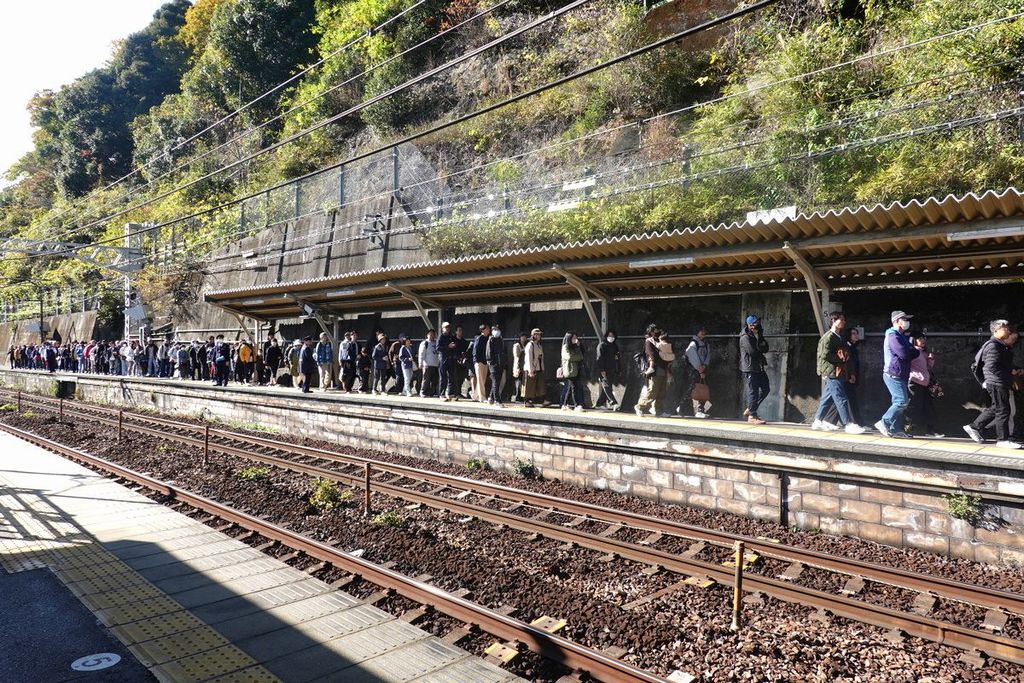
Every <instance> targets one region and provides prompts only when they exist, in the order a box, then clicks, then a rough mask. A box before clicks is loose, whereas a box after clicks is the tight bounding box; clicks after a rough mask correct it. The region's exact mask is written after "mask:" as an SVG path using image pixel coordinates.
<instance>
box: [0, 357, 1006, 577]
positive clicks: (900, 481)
mask: <svg viewBox="0 0 1024 683" xmlns="http://www.w3.org/2000/svg"><path fill="white" fill-rule="evenodd" d="M0 376H2V379H3V381H4V382H5V383H6V385H7V386H8V387H12V386H16V387H19V388H24V389H27V390H30V391H37V392H40V393H45V392H46V391H47V389H48V388H52V386H53V385H52V384H51V382H52V378H51V377H50V376H48V375H45V374H35V373H0ZM65 379H66V378H65ZM76 394H77V396H78V398H80V399H83V400H87V401H92V402H97V403H107V404H114V405H127V406H133V407H138V408H147V409H156V410H159V411H161V412H164V413H173V414H188V415H193V416H198V415H199V414H202V415H203V416H206V417H210V418H217V419H220V420H223V421H228V422H232V421H234V422H257V423H260V424H262V425H267V426H271V427H275V428H277V429H278V430H280V431H281V432H282V433H285V434H292V435H298V436H314V437H317V438H322V439H324V440H327V441H333V442H336V443H338V444H342V445H347V446H354V447H359V448H371V449H379V450H386V451H391V452H397V453H402V454H408V455H414V456H418V457H424V458H429V459H433V460H439V461H443V462H451V463H459V464H464V463H466V461H468V460H469V459H471V458H479V459H483V460H485V461H487V462H488V463H489V464H490V466H491V467H493V468H495V469H505V468H508V467H510V466H511V464H512V463H513V462H514V461H516V460H522V461H528V462H531V463H532V464H533V465H534V466H536V467H537V468H538V469H539V470H540V471H541V473H542V474H543V475H544V476H545V477H548V478H554V479H560V480H562V481H565V482H569V483H572V484H576V485H578V486H584V487H592V488H599V489H609V490H612V491H616V492H619V493H623V494H628V495H636V496H642V497H645V498H650V499H652V500H658V501H661V502H663V503H672V504H679V505H689V506H693V507H700V508H708V509H713V510H721V511H724V512H730V513H733V514H736V515H743V516H747V517H753V518H757V519H764V520H771V521H777V522H780V523H781V524H784V525H787V526H793V527H796V528H798V529H804V530H815V529H820V530H821V531H824V532H826V533H831V534H840V535H847V536H856V537H860V538H864V539H867V540H871V541H875V542H878V543H882V544H886V545H892V546H908V547H913V548H919V549H922V550H926V551H930V552H934V553H938V554H941V555H950V556H953V557H962V558H967V559H971V560H978V561H983V562H990V563H1024V510H1022V504H1024V476H1022V473H1021V472H1020V471H1018V472H1012V471H1007V470H1006V469H1005V468H996V467H992V468H990V469H988V470H985V469H984V468H974V469H973V470H972V471H967V470H966V469H964V468H960V469H957V468H951V467H949V466H941V465H936V466H935V467H932V468H922V467H919V466H918V467H911V466H905V465H899V464H893V463H886V462H882V461H875V462H871V461H869V460H868V459H864V458H860V457H852V456H851V454H850V453H843V454H839V453H837V452H833V451H828V450H825V449H824V448H822V447H821V446H818V447H817V453H813V452H811V451H810V450H809V449H808V447H807V446H806V445H805V446H801V447H797V445H796V444H794V447H793V448H786V447H785V446H784V445H779V444H778V443H776V445H774V446H752V445H750V444H737V443H733V444H728V443H723V442H722V440H721V439H717V440H715V439H711V438H706V439H702V438H695V437H692V436H687V435H679V434H672V433H668V430H667V428H666V430H665V431H664V432H660V433H659V432H658V431H657V429H658V428H657V427H655V426H653V425H652V423H651V422H650V421H647V422H644V423H643V426H642V427H640V426H639V425H638V423H637V422H636V421H629V422H627V421H621V420H614V419H610V420H608V421H607V424H602V423H601V422H603V420H601V421H598V422H595V416H590V415H586V416H583V417H577V415H576V414H573V415H572V416H568V415H565V414H561V413H552V411H539V410H538V411H531V412H525V411H520V410H515V411H511V410H510V411H507V412H504V413H495V411H493V410H487V409H483V408H481V407H478V406H473V405H472V404H467V403H459V404H441V403H438V402H435V401H430V400H422V401H420V400H413V401H404V402H403V401H398V400H394V399H391V398H384V399H371V398H370V397H365V398H364V397H356V398H345V397H340V396H328V397H324V396H323V395H321V394H313V395H312V396H311V397H310V398H308V399H305V398H304V399H303V400H301V402H300V401H297V400H296V398H297V397H295V398H293V397H292V396H290V395H289V394H283V392H280V391H275V392H269V391H267V390H264V389H242V390H237V391H231V392H227V393H225V392H223V391H219V390H216V389H213V388H210V387H206V386H196V385H179V384H175V383H161V382H148V381H136V380H127V381H119V380H114V379H101V378H87V377H82V378H78V379H77V392H76ZM282 394H283V395H282ZM65 414H66V415H67V414H69V409H68V408H65ZM70 414H72V415H73V414H74V410H73V408H72V409H70ZM570 423H571V424H570ZM690 424H692V423H690ZM640 429H642V430H643V433H638V430H640ZM804 440H805V441H806V439H804ZM777 441H778V440H777ZM958 491H965V492H969V493H977V494H978V495H981V496H983V498H984V513H985V514H984V518H983V521H982V523H981V524H980V525H979V526H972V525H971V524H969V523H968V522H966V521H963V520H961V519H955V518H953V517H952V516H950V514H949V513H948V511H947V510H948V507H947V501H946V499H945V498H944V497H943V496H944V494H948V493H955V492H958Z"/></svg>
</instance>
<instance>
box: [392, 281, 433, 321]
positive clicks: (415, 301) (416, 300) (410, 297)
mask: <svg viewBox="0 0 1024 683" xmlns="http://www.w3.org/2000/svg"><path fill="white" fill-rule="evenodd" d="M385 286H386V287H387V288H388V289H393V290H395V291H396V292H398V293H399V294H401V295H402V298H404V299H406V300H407V301H409V302H410V303H412V305H413V306H415V307H416V312H417V313H419V314H420V318H421V319H422V320H423V324H424V325H426V328H427V329H428V330H429V329H431V328H433V323H431V322H430V316H429V315H427V310H428V309H434V310H436V311H437V312H438V313H437V315H438V317H439V318H440V317H441V315H442V311H443V310H444V307H443V306H441V304H439V303H436V302H433V301H430V300H429V299H424V298H423V297H421V296H419V295H418V294H416V293H415V292H412V291H411V290H408V289H406V288H404V287H399V286H397V285H394V284H392V283H390V282H388V283H386V285H385Z"/></svg>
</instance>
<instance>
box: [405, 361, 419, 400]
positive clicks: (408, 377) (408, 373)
mask: <svg viewBox="0 0 1024 683" xmlns="http://www.w3.org/2000/svg"><path fill="white" fill-rule="evenodd" d="M415 372H416V368H414V367H408V368H407V367H405V366H404V365H403V366H402V379H403V380H404V382H403V383H402V395H403V396H412V376H413V373H415Z"/></svg>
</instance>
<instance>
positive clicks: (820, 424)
mask: <svg viewBox="0 0 1024 683" xmlns="http://www.w3.org/2000/svg"><path fill="white" fill-rule="evenodd" d="M811 429H816V430H818V431H822V432H838V431H839V427H837V426H836V425H834V424H832V423H831V422H825V421H824V420H815V421H814V422H812V423H811Z"/></svg>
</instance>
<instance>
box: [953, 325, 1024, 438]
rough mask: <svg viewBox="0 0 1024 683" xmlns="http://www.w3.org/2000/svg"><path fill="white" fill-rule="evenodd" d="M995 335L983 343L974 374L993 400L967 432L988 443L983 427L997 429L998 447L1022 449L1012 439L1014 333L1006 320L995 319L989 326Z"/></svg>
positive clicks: (977, 356) (966, 427) (968, 427)
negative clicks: (1012, 345) (1011, 345)
mask: <svg viewBox="0 0 1024 683" xmlns="http://www.w3.org/2000/svg"><path fill="white" fill-rule="evenodd" d="M989 330H990V331H991V332H992V337H991V338H990V339H989V340H988V341H986V342H985V343H984V344H982V346H981V348H980V349H979V350H978V353H977V355H976V356H975V357H974V365H973V366H972V369H973V370H974V377H975V379H977V380H978V381H980V382H981V386H982V387H983V388H984V389H985V391H987V392H988V395H989V398H990V399H991V403H990V404H989V406H988V407H987V408H985V410H983V411H981V414H980V415H978V417H977V418H975V420H974V422H972V423H971V424H969V425H964V431H965V432H967V436H969V437H971V439H973V440H974V441H976V442H977V443H985V438H984V436H983V433H984V430H985V429H987V428H989V427H992V428H994V429H995V432H996V446H997V447H998V448H1010V449H1019V448H1020V447H1021V444H1019V443H1017V442H1016V441H1011V440H1010V390H1011V388H1012V385H1013V350H1012V349H1011V348H1010V344H1009V340H1010V337H1011V335H1012V333H1013V330H1011V329H1010V323H1009V322H1007V321H1006V320H993V321H992V323H991V324H990V325H989Z"/></svg>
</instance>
